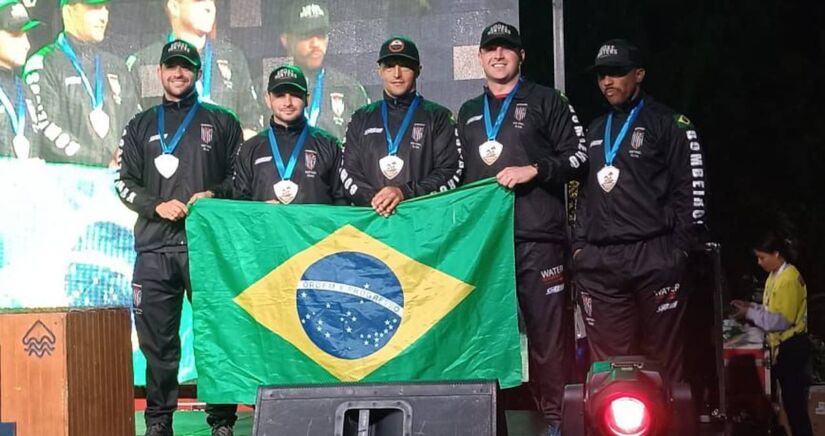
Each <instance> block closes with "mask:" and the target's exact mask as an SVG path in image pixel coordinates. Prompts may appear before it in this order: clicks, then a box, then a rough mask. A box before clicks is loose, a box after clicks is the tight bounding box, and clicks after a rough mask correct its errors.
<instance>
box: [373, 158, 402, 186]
mask: <svg viewBox="0 0 825 436" xmlns="http://www.w3.org/2000/svg"><path fill="white" fill-rule="evenodd" d="M378 166H379V167H381V172H382V173H383V174H384V177H386V178H388V179H390V180H392V179H394V178H395V176H397V175H398V174H400V173H401V169H402V168H404V161H403V160H402V159H401V158H400V157H398V156H384V157H382V158H381V159H380V160H379V161H378Z"/></svg>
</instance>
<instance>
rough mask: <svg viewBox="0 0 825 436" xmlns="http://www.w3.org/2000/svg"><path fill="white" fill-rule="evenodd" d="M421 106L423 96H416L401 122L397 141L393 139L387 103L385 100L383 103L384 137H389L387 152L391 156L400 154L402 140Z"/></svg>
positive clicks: (396, 136) (396, 137)
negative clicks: (399, 148) (399, 147)
mask: <svg viewBox="0 0 825 436" xmlns="http://www.w3.org/2000/svg"><path fill="white" fill-rule="evenodd" d="M419 104H421V96H420V95H418V94H415V98H413V101H412V103H410V107H409V108H407V114H406V115H404V120H403V121H402V122H401V127H400V128H399V129H398V133H396V135H395V139H393V138H392V135H391V134H390V123H389V118H390V117H389V113H388V110H387V101H386V100H383V101H382V102H381V119H382V120H383V121H384V135H385V136H386V137H387V152H388V153H389V155H390V156H395V154H396V153H398V146H399V145H401V140H402V139H404V134H406V133H407V130H408V129H409V128H410V123H411V122H412V119H413V116H414V115H415V110H416V109H417V108H418V105H419Z"/></svg>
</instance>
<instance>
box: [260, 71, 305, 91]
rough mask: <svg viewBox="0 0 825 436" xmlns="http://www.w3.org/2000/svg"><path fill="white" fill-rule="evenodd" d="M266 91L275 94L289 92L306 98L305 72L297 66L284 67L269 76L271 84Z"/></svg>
mask: <svg viewBox="0 0 825 436" xmlns="http://www.w3.org/2000/svg"><path fill="white" fill-rule="evenodd" d="M266 90H267V91H269V92H271V93H274V94H277V93H281V92H283V93H286V92H289V93H292V94H293V95H297V96H302V97H306V94H307V79H306V77H305V76H304V72H303V71H301V69H300V68H298V67H296V66H295V65H282V66H280V67H278V68H276V69H274V70H272V72H271V73H270V74H269V84H268V85H267V86H266Z"/></svg>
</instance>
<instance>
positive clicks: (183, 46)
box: [169, 41, 189, 53]
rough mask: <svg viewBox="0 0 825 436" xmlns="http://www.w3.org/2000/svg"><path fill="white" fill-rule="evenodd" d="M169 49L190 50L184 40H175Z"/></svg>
mask: <svg viewBox="0 0 825 436" xmlns="http://www.w3.org/2000/svg"><path fill="white" fill-rule="evenodd" d="M169 51H182V52H187V53H188V52H189V47H188V46H187V45H186V43H185V42H183V41H176V42H173V43H172V45H170V46H169Z"/></svg>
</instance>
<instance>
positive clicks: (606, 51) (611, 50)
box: [596, 45, 619, 59]
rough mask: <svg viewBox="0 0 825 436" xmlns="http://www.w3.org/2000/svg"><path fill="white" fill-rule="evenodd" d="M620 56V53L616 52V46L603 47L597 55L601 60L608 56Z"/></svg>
mask: <svg viewBox="0 0 825 436" xmlns="http://www.w3.org/2000/svg"><path fill="white" fill-rule="evenodd" d="M618 54H619V51H618V50H616V46H615V45H603V46H602V48H600V49H599V54H598V55H596V59H601V58H604V57H608V56H616V55H618Z"/></svg>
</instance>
